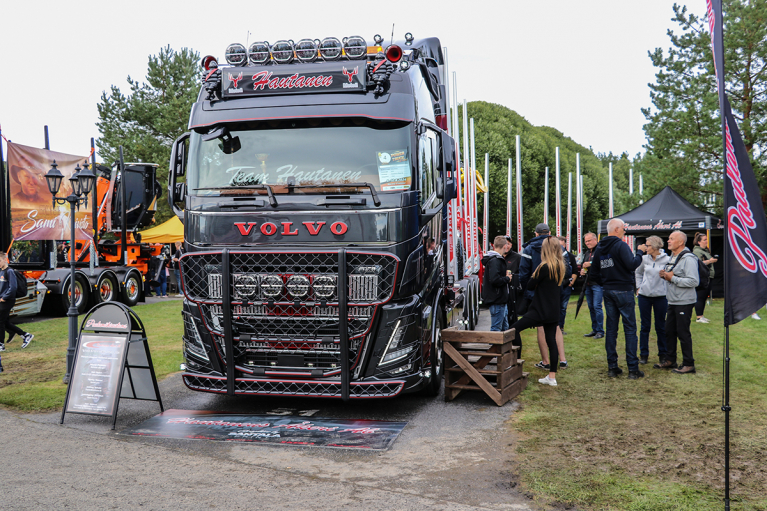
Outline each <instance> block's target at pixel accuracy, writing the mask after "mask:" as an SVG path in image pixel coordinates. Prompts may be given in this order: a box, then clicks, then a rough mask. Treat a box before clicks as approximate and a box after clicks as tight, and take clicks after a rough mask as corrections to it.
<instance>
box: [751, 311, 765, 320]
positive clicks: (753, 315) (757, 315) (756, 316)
mask: <svg viewBox="0 0 767 511" xmlns="http://www.w3.org/2000/svg"><path fill="white" fill-rule="evenodd" d="M751 317H752V318H754V319H757V320H759V319H762V318H760V317H759V314H757V313H756V312H754V313H753V314H751Z"/></svg>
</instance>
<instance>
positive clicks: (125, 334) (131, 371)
mask: <svg viewBox="0 0 767 511" xmlns="http://www.w3.org/2000/svg"><path fill="white" fill-rule="evenodd" d="M118 391H119V392H118ZM121 398H123V399H140V400H145V401H157V402H159V404H160V411H164V409H163V406H162V399H161V398H160V389H159V388H158V386H157V378H156V377H155V374H154V366H153V365H152V357H151V355H150V354H149V344H148V343H147V337H146V331H145V330H144V324H143V323H142V322H141V319H139V317H138V316H137V315H136V313H135V312H134V311H133V310H132V309H130V308H129V307H126V306H125V305H123V304H121V303H115V302H105V303H100V304H98V305H96V306H95V307H94V308H93V309H91V310H90V312H88V314H87V315H86V316H85V318H84V319H83V322H82V324H81V325H80V335H79V338H78V341H77V350H76V351H75V364H74V368H73V369H72V375H71V378H70V379H69V386H68V387H67V395H66V398H65V400H64V409H63V410H62V412H61V422H60V424H63V423H64V415H65V414H67V413H78V414H84V415H101V416H105V417H112V429H115V424H116V422H117V408H118V405H119V401H120V399H121Z"/></svg>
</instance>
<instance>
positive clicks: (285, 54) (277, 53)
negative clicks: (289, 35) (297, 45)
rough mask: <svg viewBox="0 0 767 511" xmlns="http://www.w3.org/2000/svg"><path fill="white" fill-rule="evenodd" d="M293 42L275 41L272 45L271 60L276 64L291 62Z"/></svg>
mask: <svg viewBox="0 0 767 511" xmlns="http://www.w3.org/2000/svg"><path fill="white" fill-rule="evenodd" d="M293 51H294V48H293V41H277V42H276V43H274V44H273V45H272V58H273V59H274V61H275V62H276V63H278V64H290V63H291V62H293Z"/></svg>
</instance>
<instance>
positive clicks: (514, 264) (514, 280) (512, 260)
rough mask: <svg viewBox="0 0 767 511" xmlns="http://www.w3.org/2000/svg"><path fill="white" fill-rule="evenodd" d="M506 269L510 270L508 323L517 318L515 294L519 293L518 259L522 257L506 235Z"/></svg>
mask: <svg viewBox="0 0 767 511" xmlns="http://www.w3.org/2000/svg"><path fill="white" fill-rule="evenodd" d="M505 250H506V255H505V256H504V259H506V269H507V270H508V271H510V272H511V283H510V284H509V325H511V324H512V323H514V322H515V321H516V320H517V295H518V294H519V290H520V289H521V288H520V287H519V261H520V260H521V259H522V257H521V256H520V255H519V254H518V253H516V252H515V251H514V250H512V243H511V236H506V248H505Z"/></svg>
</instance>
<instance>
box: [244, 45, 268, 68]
mask: <svg viewBox="0 0 767 511" xmlns="http://www.w3.org/2000/svg"><path fill="white" fill-rule="evenodd" d="M248 60H249V61H250V63H251V64H266V63H267V62H269V43H267V42H266V41H261V42H258V43H253V44H251V45H250V48H248Z"/></svg>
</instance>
